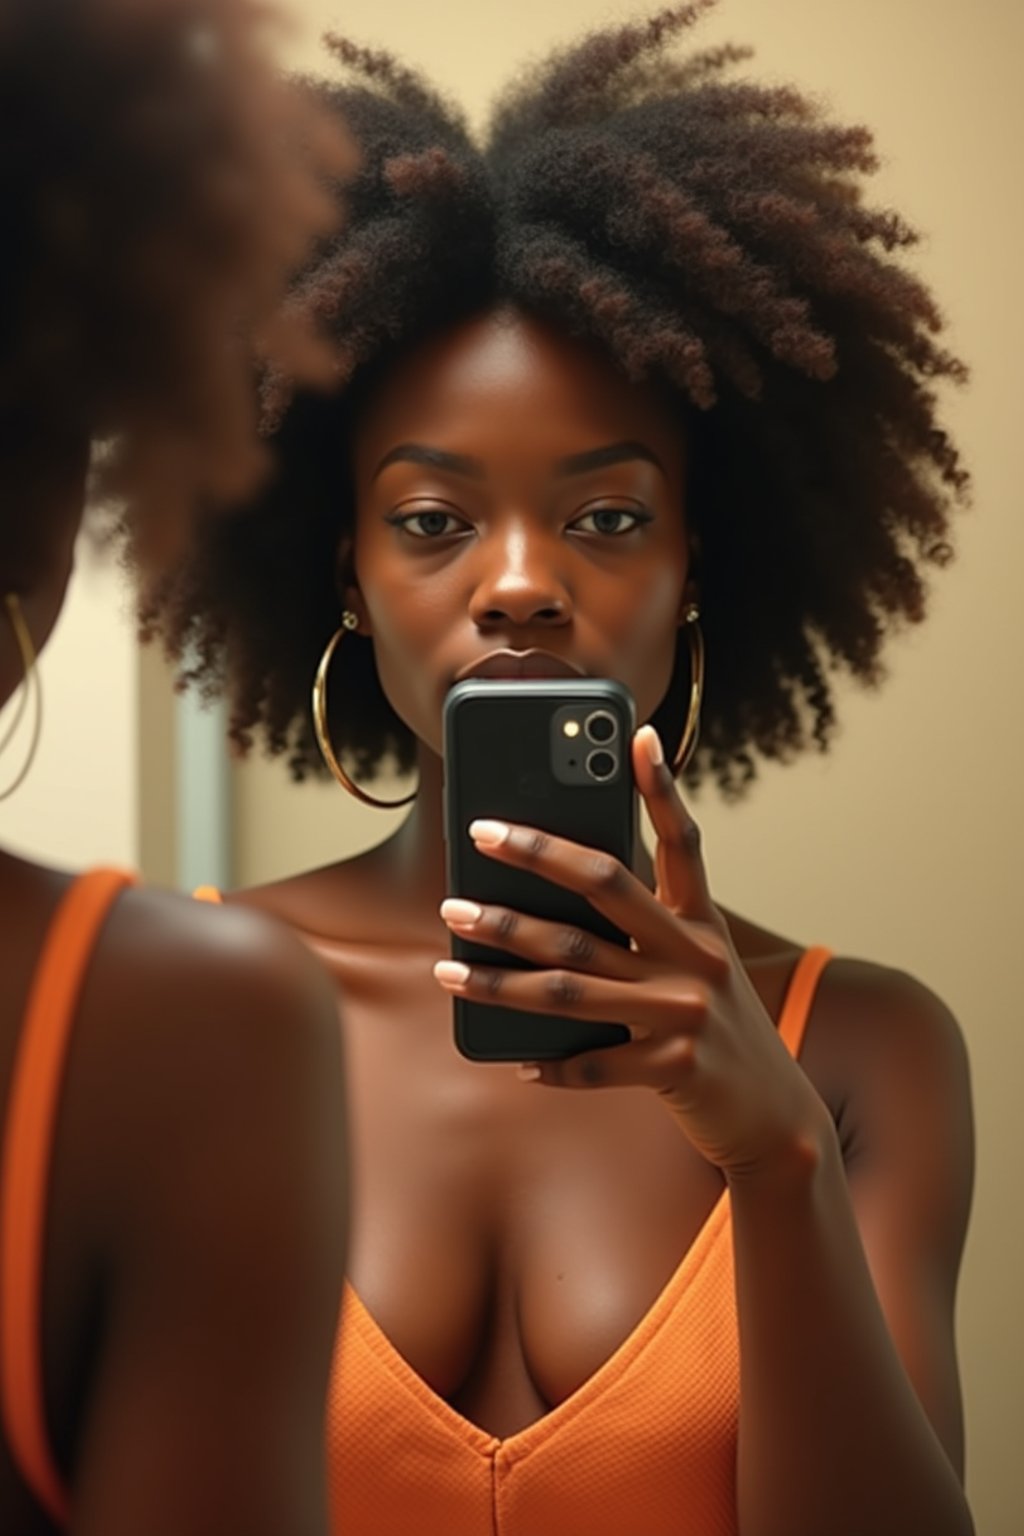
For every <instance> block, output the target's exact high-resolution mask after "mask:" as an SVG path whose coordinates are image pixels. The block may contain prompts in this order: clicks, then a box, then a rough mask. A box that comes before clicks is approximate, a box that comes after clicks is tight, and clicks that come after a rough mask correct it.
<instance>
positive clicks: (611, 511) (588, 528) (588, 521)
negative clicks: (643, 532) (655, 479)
mask: <svg viewBox="0 0 1024 1536" xmlns="http://www.w3.org/2000/svg"><path fill="white" fill-rule="evenodd" d="M650 521H651V519H650V517H649V516H648V515H647V514H646V513H643V512H637V511H634V510H633V509H632V508H631V507H595V508H594V510H593V512H585V513H584V514H583V516H582V517H578V518H577V519H576V521H575V522H574V523H570V525H569V526H570V527H571V528H575V529H578V530H579V531H580V532H581V533H600V534H604V535H605V536H606V537H607V536H609V535H610V536H611V537H612V538H614V537H615V536H616V535H621V534H624V533H632V532H633V530H634V528H639V527H640V526H641V524H642V523H649V522H650Z"/></svg>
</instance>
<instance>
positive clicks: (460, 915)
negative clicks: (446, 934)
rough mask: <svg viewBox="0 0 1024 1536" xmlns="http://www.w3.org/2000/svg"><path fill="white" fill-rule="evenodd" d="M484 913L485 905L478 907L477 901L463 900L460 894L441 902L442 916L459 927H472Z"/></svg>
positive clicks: (447, 921)
mask: <svg viewBox="0 0 1024 1536" xmlns="http://www.w3.org/2000/svg"><path fill="white" fill-rule="evenodd" d="M483 915H484V909H483V907H478V906H477V904H476V902H475V901H462V900H461V899H460V898H459V897H458V896H449V897H448V898H447V900H445V901H442V903H441V916H442V917H443V918H444V920H445V922H446V923H454V924H455V926H456V927H457V928H472V926H473V924H474V923H478V922H479V921H480V919H481V918H482V917H483Z"/></svg>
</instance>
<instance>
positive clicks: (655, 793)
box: [435, 726, 826, 1175]
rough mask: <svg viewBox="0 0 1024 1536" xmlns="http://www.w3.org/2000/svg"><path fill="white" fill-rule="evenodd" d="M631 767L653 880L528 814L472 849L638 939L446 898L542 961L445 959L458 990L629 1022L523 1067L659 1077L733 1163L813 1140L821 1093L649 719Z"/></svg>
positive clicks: (702, 1141) (677, 1108) (492, 937)
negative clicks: (620, 1031) (732, 915)
mask: <svg viewBox="0 0 1024 1536" xmlns="http://www.w3.org/2000/svg"><path fill="white" fill-rule="evenodd" d="M633 767H634V773H635V778H636V784H637V788H638V790H639V792H640V794H641V795H642V796H643V800H644V803H645V805H646V806H647V809H648V812H649V813H650V817H651V822H652V824H653V827H654V830H655V833H656V835H657V851H656V855H655V871H656V877H657V885H656V890H655V892H654V893H653V894H652V893H651V892H650V891H649V890H648V889H647V887H646V886H645V885H644V884H643V883H642V882H641V881H640V880H638V879H637V877H636V876H635V875H634V874H633V873H632V871H631V870H628V869H626V868H625V866H624V865H623V864H621V863H620V862H619V861H618V860H617V859H613V858H611V857H609V856H607V855H605V854H602V853H596V852H595V851H594V850H593V849H591V848H582V847H580V846H579V845H578V844H576V843H570V842H566V841H565V840H564V839H562V838H558V837H553V836H549V835H548V834H547V833H543V832H539V831H537V830H535V829H532V828H529V827H522V826H508V825H506V824H505V823H498V822H487V821H484V822H476V823H474V825H473V826H472V827H471V828H470V832H471V834H472V836H473V838H474V841H475V843H476V846H477V848H478V849H479V850H480V852H481V853H485V854H487V855H488V856H489V857H490V858H494V859H499V860H501V861H502V862H503V863H506V864H513V865H516V866H517V867H519V868H522V869H530V870H531V871H533V872H534V873H536V874H538V875H542V876H543V877H544V878H545V879H547V880H550V881H552V882H553V883H554V884H556V885H563V886H565V887H567V888H568V889H569V890H572V891H575V892H578V893H579V894H581V895H583V896H585V897H586V898H587V900H588V901H589V902H590V904H591V906H593V907H594V908H595V910H596V911H598V912H600V913H601V914H602V915H603V916H604V917H606V918H608V919H609V920H610V921H611V922H613V923H614V924H615V925H616V927H618V928H620V929H621V930H622V931H623V932H624V933H627V934H628V935H629V936H630V938H631V940H632V946H631V948H630V949H621V948H619V947H618V946H617V945H615V944H610V943H606V942H605V941H603V940H601V939H598V938H595V937H594V936H593V935H591V934H589V933H586V932H584V931H583V930H581V929H577V928H571V927H566V926H565V925H561V924H558V923H551V922H547V921H544V920H542V919H540V918H534V917H528V916H525V915H524V914H521V913H517V912H512V911H510V910H508V909H507V908H503V907H476V906H474V904H472V903H467V902H464V901H456V900H452V901H446V902H445V903H444V904H443V906H442V908H441V914H442V917H443V918H444V920H445V922H446V923H447V924H448V927H449V928H450V929H451V930H452V932H454V933H457V934H459V935H460V936H462V937H464V938H471V939H473V940H474V941H475V942H478V943H482V944H486V945H487V946H488V947H490V948H493V949H503V950H507V951H508V952H509V953H510V954H514V955H519V956H521V957H523V958H524V959H528V960H530V961H532V962H533V963H534V964H535V965H536V966H538V967H540V969H538V970H534V971H521V970H507V971H506V970H501V969H496V968H493V967H489V966H480V965H470V966H467V965H464V964H462V963H460V962H457V961H448V960H445V961H441V962H440V963H439V964H438V965H437V966H436V967H435V975H436V977H437V979H438V981H439V982H440V983H441V985H442V986H444V987H445V988H446V989H447V990H448V991H450V992H456V993H458V994H459V995H460V996H462V997H471V998H473V999H475V1000H477V1001H480V1002H484V1003H497V1004H501V1005H504V1006H506V1007H510V1008H521V1009H523V1010H524V1011H526V1012H529V1013H553V1014H563V1015H565V1016H566V1017H567V1018H573V1019H586V1020H594V1021H609V1020H611V1021H614V1022H616V1023H621V1024H624V1025H625V1026H626V1027H627V1028H628V1029H629V1032H630V1036H631V1039H630V1040H629V1041H628V1042H627V1043H626V1044H623V1045H619V1046H613V1047H611V1048H610V1049H605V1050H599V1051H588V1052H585V1053H583V1054H581V1055H578V1056H574V1057H571V1058H570V1059H569V1060H566V1061H557V1062H543V1063H530V1064H528V1065H526V1066H524V1067H522V1068H521V1069H520V1072H521V1075H522V1076H524V1077H526V1078H529V1079H530V1080H533V1081H536V1082H539V1083H541V1084H548V1085H552V1086H557V1087H563V1088H613V1087H638V1086H645V1087H649V1088H653V1089H654V1090H655V1091H656V1092H657V1093H658V1094H659V1095H660V1096H661V1097H662V1098H663V1099H664V1101H665V1103H666V1105H667V1106H668V1108H669V1110H670V1112H671V1113H672V1114H673V1115H674V1117H675V1118H676V1119H677V1120H678V1122H679V1125H680V1127H681V1128H682V1130H683V1131H684V1132H685V1134H686V1135H687V1136H688V1137H689V1138H690V1140H691V1141H692V1142H693V1144H694V1146H695V1147H696V1148H697V1150H698V1151H699V1152H700V1153H702V1155H703V1156H704V1157H706V1158H707V1159H708V1160H709V1161H710V1162H712V1163H715V1164H716V1165H717V1166H718V1167H720V1168H721V1169H722V1171H723V1172H724V1173H725V1174H726V1175H738V1174H742V1173H745V1172H749V1171H752V1170H754V1169H758V1170H762V1169H765V1168H767V1167H769V1166H770V1165H771V1164H773V1163H774V1162H776V1161H777V1160H779V1159H783V1160H785V1161H789V1160H790V1159H791V1158H792V1157H793V1155H794V1153H799V1152H800V1150H801V1149H802V1148H804V1147H807V1148H808V1150H813V1148H814V1146H815V1144H816V1142H817V1139H818V1138H819V1137H820V1135H821V1133H822V1126H823V1123H824V1122H823V1116H826V1112H825V1109H824V1105H823V1104H822V1101H821V1099H820V1098H819V1097H818V1095H817V1093H816V1092H815V1091H814V1089H813V1088H812V1087H811V1084H810V1083H809V1081H808V1079H807V1078H806V1077H805V1075H804V1073H803V1072H802V1071H801V1070H800V1068H799V1067H798V1066H797V1064H796V1062H795V1061H794V1060H793V1059H792V1057H791V1056H790V1054H789V1052H788V1051H787V1050H786V1047H785V1046H784V1045H783V1043H782V1041H781V1040H780V1039H779V1036H778V1033H777V1032H776V1029H775V1026H774V1024H773V1022H772V1020H771V1019H770V1017H769V1016H768V1014H767V1013H766V1011H765V1009H764V1007H763V1005H762V1003H761V1000H760V998H759V997H758V995H757V993H756V991H755V990H754V987H753V985H752V984H751V982H750V980H749V978H748V977H747V975H746V972H745V971H744V969H743V967H742V965H741V963H740V961H739V958H738V956H737V954H736V951H735V949H734V948H733V945H732V941H731V939H730V936H729V932H728V929H727V927H726V924H725V921H724V919H723V918H722V916H721V914H720V913H719V912H718V910H717V908H716V907H715V905H714V903H713V901H712V900H711V896H710V893H709V891H708V885H707V878H706V875H705V871H704V864H703V860H702V858H701V853H700V838H699V834H698V831H697V828H696V826H695V825H694V823H693V821H692V820H691V819H690V817H689V815H688V813H687V811H686V809H685V807H684V805H683V802H682V800H681V798H680V796H679V794H678V791H677V789H676V786H675V782H674V780H673V778H672V775H671V774H670V772H669V770H668V768H667V767H666V765H665V761H664V756H663V753H662V750H661V743H660V741H659V740H658V736H657V733H656V732H655V731H654V730H653V728H651V727H650V726H645V727H643V729H641V730H640V731H638V732H637V734H636V737H635V738H634V742H633Z"/></svg>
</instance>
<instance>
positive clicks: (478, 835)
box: [469, 821, 512, 848]
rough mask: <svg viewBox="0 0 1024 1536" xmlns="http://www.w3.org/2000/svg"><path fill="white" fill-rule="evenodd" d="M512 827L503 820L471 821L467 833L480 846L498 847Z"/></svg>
mask: <svg viewBox="0 0 1024 1536" xmlns="http://www.w3.org/2000/svg"><path fill="white" fill-rule="evenodd" d="M511 830H512V828H511V827H510V826H509V825H508V823H507V822H504V821H471V822H470V824H469V835H470V837H471V838H472V839H473V841H474V843H479V844H480V846H481V848H498V847H500V845H501V844H502V843H503V842H504V841H505V839H506V837H508V835H509V833H510V832H511Z"/></svg>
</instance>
